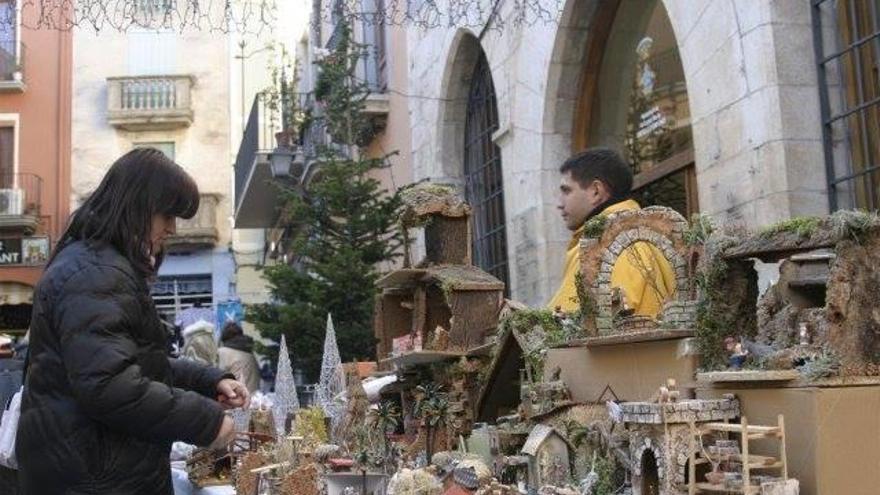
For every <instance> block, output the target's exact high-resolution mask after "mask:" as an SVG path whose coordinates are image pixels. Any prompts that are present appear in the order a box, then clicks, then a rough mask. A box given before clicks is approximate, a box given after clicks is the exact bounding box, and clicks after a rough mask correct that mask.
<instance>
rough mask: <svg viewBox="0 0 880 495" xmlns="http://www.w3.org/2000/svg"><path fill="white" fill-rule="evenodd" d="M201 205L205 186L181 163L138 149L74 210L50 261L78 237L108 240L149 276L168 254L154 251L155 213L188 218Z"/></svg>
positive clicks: (118, 162) (120, 161) (123, 158)
mask: <svg viewBox="0 0 880 495" xmlns="http://www.w3.org/2000/svg"><path fill="white" fill-rule="evenodd" d="M198 209H199V188H198V186H196V183H195V181H194V180H193V178H192V177H190V176H189V174H187V173H186V171H184V170H183V168H182V167H181V166H180V165H178V164H176V163H174V162H173V161H171V159H169V158H168V157H167V156H165V154H164V153H162V152H161V151H159V150H157V149H155V148H136V149H133V150H131V151H129V152H128V153H126V154H124V155H122V156H121V157H119V159H118V160H116V162H114V163H113V165H112V166H111V167H110V170H108V171H107V175H105V176H104V179H103V180H101V184H100V185H98V188H97V189H95V191H94V192H93V193H92V194H91V195H90V196H89V198H88V199H87V200H86V201H85V203H83V204H82V206H80V207H79V209H77V210H76V211H75V212H74V213H73V215H72V216H71V218H70V223H69V224H68V226H67V230H65V231H64V234H62V235H61V238H60V239H59V240H58V245H57V246H56V247H55V251H54V252H53V253H52V258H51V259H50V260H49V264H51V263H52V261H54V259H55V258H56V257H57V256H58V253H60V252H61V251H63V250H64V248H66V247H67V246H69V245H70V244H71V243H73V242H75V241H97V242H105V243H107V244H110V245H111V246H113V247H115V248H116V249H117V250H118V251H119V252H120V253H121V254H122V255H123V256H125V257H126V258H128V260H129V261H130V262H131V264H132V265H133V266H134V268H135V270H136V271H137V272H138V273H140V274H141V275H142V276H144V277H145V278H149V277H151V276H153V275H155V273H156V272H157V271H158V269H159V264H160V263H161V261H162V254H163V253H149V242H150V239H149V236H150V229H151V228H152V222H153V215H156V214H159V215H168V216H173V217H178V218H185V219H188V218H192V217H193V216H195V214H196V211H198ZM151 254H152V256H153V257H154V258H155V264H154V263H152V262H151V260H150V256H151Z"/></svg>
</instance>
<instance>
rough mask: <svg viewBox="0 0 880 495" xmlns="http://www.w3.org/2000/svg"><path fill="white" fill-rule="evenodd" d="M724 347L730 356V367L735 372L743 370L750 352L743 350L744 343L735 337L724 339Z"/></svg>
mask: <svg viewBox="0 0 880 495" xmlns="http://www.w3.org/2000/svg"><path fill="white" fill-rule="evenodd" d="M724 347H725V348H726V349H727V352H728V353H729V354H730V357H729V360H728V363H729V364H730V367H731V368H732V369H734V370H741V369H742V367H743V364H745V362H746V358H748V357H749V351H748V350H746V349H744V348H743V345H742V342H739V341H738V340H737V339H735V338H733V337H727V338H726V339H724Z"/></svg>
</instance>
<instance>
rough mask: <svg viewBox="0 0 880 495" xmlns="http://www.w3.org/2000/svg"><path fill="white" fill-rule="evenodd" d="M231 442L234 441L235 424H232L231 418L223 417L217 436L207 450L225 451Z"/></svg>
mask: <svg viewBox="0 0 880 495" xmlns="http://www.w3.org/2000/svg"><path fill="white" fill-rule="evenodd" d="M233 440H235V423H233V422H232V418H230V417H229V416H226V415H224V416H223V423H221V424H220V431H219V432H217V436H216V437H215V438H214V441H213V442H211V445H209V446H208V448H209V449H212V450H220V449H225V448H226V447H228V446H229V444H230V443H232V441H233Z"/></svg>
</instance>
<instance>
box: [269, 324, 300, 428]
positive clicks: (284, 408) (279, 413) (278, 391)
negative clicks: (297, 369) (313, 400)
mask: <svg viewBox="0 0 880 495" xmlns="http://www.w3.org/2000/svg"><path fill="white" fill-rule="evenodd" d="M297 410H299V396H297V393H296V382H295V381H294V379H293V367H292V366H291V364H290V354H289V353H288V351H287V339H286V338H285V337H284V335H282V336H281V347H280V348H279V349H278V370H277V372H276V373H275V401H274V403H273V404H272V414H273V415H274V419H275V431H276V432H277V434H278V436H279V437H283V436H286V435H287V434H288V433H290V432H289V431H287V430H286V428H285V427H286V424H287V416H288V415H289V414H290V413H295V412H296V411H297ZM291 429H293V426H292V425H291Z"/></svg>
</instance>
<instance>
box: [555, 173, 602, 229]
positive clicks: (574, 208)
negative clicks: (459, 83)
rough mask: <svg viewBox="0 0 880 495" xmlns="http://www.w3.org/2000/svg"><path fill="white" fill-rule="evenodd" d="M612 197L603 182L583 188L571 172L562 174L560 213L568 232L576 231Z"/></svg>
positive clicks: (558, 206) (593, 182)
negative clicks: (598, 207)
mask: <svg viewBox="0 0 880 495" xmlns="http://www.w3.org/2000/svg"><path fill="white" fill-rule="evenodd" d="M609 197H610V195H609V194H608V193H607V189H606V188H605V186H604V184H602V182H601V181H598V180H594V181H592V182H590V183H589V184H587V186H586V187H582V186H581V185H580V184H579V183H578V181H576V180H575V179H574V178H573V177H572V176H571V171H567V172H565V173H563V174H562V180H561V181H560V183H559V204H558V205H557V206H556V207H557V208H559V212H560V213H561V214H562V221H564V222H565V226H566V227H568V230H571V231H575V230H577V229H579V228H580V226H581V225H583V224H584V222H585V221H586V220H587V217H588V216H589V215H590V214H591V213H592V212H593V210H595V209H596V207H597V206H599V205H600V204H602V203H604V202H605V201H606V200H607V199H608V198H609Z"/></svg>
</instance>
